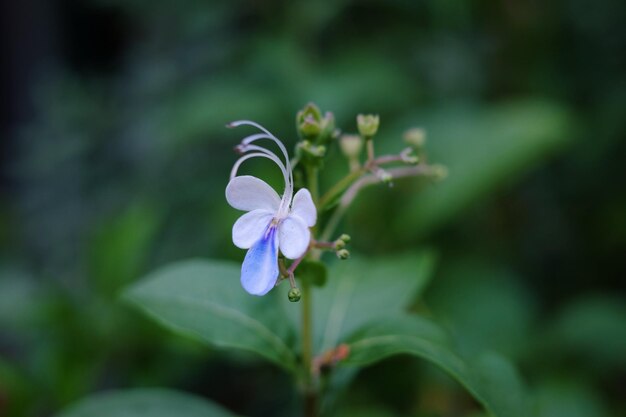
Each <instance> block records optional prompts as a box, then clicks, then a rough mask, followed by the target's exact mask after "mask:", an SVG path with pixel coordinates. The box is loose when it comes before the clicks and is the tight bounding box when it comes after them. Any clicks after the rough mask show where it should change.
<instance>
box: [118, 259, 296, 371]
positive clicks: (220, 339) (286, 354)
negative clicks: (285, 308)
mask: <svg viewBox="0 0 626 417" xmlns="http://www.w3.org/2000/svg"><path fill="white" fill-rule="evenodd" d="M239 277H240V265H239V264H237V263H234V262H225V261H207V260H189V261H183V262H178V263H174V264H171V265H169V266H166V267H163V268H161V269H159V270H157V271H155V272H153V273H151V274H150V275H148V276H147V277H146V278H144V279H142V280H141V281H140V282H139V283H137V284H136V285H134V286H132V287H131V288H130V289H129V290H127V291H126V293H125V297H126V298H127V299H128V300H130V301H132V302H133V303H134V304H136V305H137V306H139V307H140V308H141V309H143V310H144V311H146V312H147V313H148V314H149V315H150V316H151V317H153V318H154V319H156V320H157V321H159V322H160V323H162V324H164V325H165V326H166V327H169V328H170V329H172V330H174V331H176V332H178V333H182V334H185V335H190V336H193V337H195V338H197V339H200V340H202V341H205V342H208V343H209V344H211V345H214V346H218V347H222V348H237V349H243V350H246V351H250V352H254V353H257V354H259V355H261V356H263V357H265V358H266V359H269V360H270V361H272V362H274V363H276V364H278V365H280V366H282V367H283V368H286V369H288V370H291V369H294V367H295V355H294V353H293V351H292V350H291V348H290V346H289V345H290V341H291V340H292V337H293V329H292V328H291V327H290V325H289V322H288V320H285V319H284V317H283V315H282V313H283V312H282V310H281V308H280V303H279V302H278V300H276V299H275V297H276V294H277V291H274V292H273V293H271V294H270V295H268V296H265V297H263V298H258V297H252V296H250V295H249V294H247V293H246V292H245V291H244V290H243V289H242V288H241V285H240V283H239Z"/></svg>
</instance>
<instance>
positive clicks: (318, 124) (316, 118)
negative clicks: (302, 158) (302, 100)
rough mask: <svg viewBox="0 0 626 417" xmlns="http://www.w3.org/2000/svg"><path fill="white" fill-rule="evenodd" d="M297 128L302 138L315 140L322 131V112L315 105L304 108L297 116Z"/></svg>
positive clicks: (310, 104) (311, 104)
mask: <svg viewBox="0 0 626 417" xmlns="http://www.w3.org/2000/svg"><path fill="white" fill-rule="evenodd" d="M296 127H297V129H298V133H299V134H300V136H301V137H302V138H305V139H313V138H315V137H317V136H318V135H319V134H320V132H321V131H322V112H321V111H320V109H319V107H317V106H316V105H315V104H313V103H309V104H307V105H306V106H304V109H302V110H300V111H299V112H298V114H297V115H296Z"/></svg>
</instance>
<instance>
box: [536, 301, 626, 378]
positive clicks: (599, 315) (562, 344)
mask: <svg viewBox="0 0 626 417" xmlns="http://www.w3.org/2000/svg"><path fill="white" fill-rule="evenodd" d="M624 323H626V302H624V300H623V299H621V298H619V297H616V296H614V295H601V294H597V295H588V296H586V297H581V298H579V299H576V300H574V301H572V302H570V303H569V304H567V305H566V306H565V307H564V308H563V310H562V311H561V312H560V313H559V314H558V316H557V318H556V319H555V320H554V322H553V323H550V324H549V325H548V326H546V327H547V328H546V329H544V331H543V333H542V337H540V338H538V340H537V342H536V344H537V345H538V349H540V350H539V351H538V352H537V354H538V355H541V357H542V358H549V359H548V360H549V361H550V363H552V364H554V363H556V362H557V361H563V360H569V361H570V362H573V363H576V365H577V368H587V369H589V370H592V371H593V372H594V373H596V374H604V373H609V374H611V373H614V372H616V370H617V369H624V367H626V326H625V325H624Z"/></svg>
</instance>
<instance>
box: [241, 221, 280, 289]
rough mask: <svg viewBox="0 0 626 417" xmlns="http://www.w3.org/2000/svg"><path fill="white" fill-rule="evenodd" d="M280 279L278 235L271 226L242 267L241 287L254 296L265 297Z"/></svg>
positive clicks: (253, 247) (253, 246)
mask: <svg viewBox="0 0 626 417" xmlns="http://www.w3.org/2000/svg"><path fill="white" fill-rule="evenodd" d="M277 279H278V234H277V232H276V227H275V226H274V225H270V226H269V227H268V229H267V231H266V232H265V233H264V234H263V236H262V237H261V239H259V240H258V241H257V242H256V243H255V244H254V245H252V247H251V248H250V249H249V250H248V253H247V254H246V258H245V259H244V260H243V264H242V265H241V285H242V286H243V289H244V290H246V291H247V292H249V293H250V294H252V295H265V294H267V293H268V292H269V290H271V289H272V288H274V285H275V284H276V280H277Z"/></svg>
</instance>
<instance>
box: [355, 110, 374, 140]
mask: <svg viewBox="0 0 626 417" xmlns="http://www.w3.org/2000/svg"><path fill="white" fill-rule="evenodd" d="M379 121H380V118H379V117H378V115H374V114H359V115H358V116H357V117H356V124H357V127H358V128H359V133H360V134H361V136H363V137H364V138H365V139H371V138H372V137H373V136H374V135H375V134H376V132H378V124H379Z"/></svg>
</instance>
